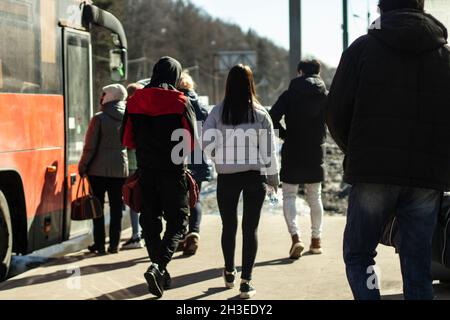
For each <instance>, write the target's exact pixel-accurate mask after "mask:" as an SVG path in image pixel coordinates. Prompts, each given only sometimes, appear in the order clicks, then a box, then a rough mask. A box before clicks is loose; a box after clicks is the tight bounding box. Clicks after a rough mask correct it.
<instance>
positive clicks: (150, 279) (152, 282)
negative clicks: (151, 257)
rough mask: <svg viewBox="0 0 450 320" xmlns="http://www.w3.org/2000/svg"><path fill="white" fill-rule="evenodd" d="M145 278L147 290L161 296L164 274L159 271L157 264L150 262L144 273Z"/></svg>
mask: <svg viewBox="0 0 450 320" xmlns="http://www.w3.org/2000/svg"><path fill="white" fill-rule="evenodd" d="M144 277H145V280H147V284H148V291H149V292H150V293H151V294H153V295H154V296H156V297H158V298H161V297H162V296H163V294H164V282H165V281H164V280H165V279H166V278H165V277H164V274H163V273H161V271H159V267H158V265H157V264H155V263H154V264H152V265H151V266H150V268H149V269H148V270H147V272H146V273H145V274H144Z"/></svg>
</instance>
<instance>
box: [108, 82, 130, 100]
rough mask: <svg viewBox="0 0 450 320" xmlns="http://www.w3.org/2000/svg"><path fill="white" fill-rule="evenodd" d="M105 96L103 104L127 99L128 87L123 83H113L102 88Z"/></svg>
mask: <svg viewBox="0 0 450 320" xmlns="http://www.w3.org/2000/svg"><path fill="white" fill-rule="evenodd" d="M102 91H103V93H104V94H105V96H104V97H103V105H105V104H107V103H109V102H112V101H125V100H127V97H128V92H127V89H125V87H124V86H123V85H121V84H111V85H109V86H106V87H104V88H103V89H102Z"/></svg>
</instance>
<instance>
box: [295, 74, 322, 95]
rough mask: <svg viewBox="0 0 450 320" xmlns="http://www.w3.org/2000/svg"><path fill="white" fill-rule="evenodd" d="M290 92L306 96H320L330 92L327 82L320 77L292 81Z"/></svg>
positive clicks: (305, 77)
mask: <svg viewBox="0 0 450 320" xmlns="http://www.w3.org/2000/svg"><path fill="white" fill-rule="evenodd" d="M289 90H294V91H298V92H301V93H302V94H306V95H320V94H326V93H327V92H328V91H327V87H326V85H325V82H323V80H322V78H321V77H320V76H319V75H308V76H303V77H298V78H296V79H294V80H292V81H291V84H290V86H289Z"/></svg>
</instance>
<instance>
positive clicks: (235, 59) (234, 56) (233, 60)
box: [216, 51, 258, 73]
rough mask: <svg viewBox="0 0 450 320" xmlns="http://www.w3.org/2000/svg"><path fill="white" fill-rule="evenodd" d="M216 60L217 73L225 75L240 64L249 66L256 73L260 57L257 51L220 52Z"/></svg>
mask: <svg viewBox="0 0 450 320" xmlns="http://www.w3.org/2000/svg"><path fill="white" fill-rule="evenodd" d="M216 59H217V60H216V69H217V71H218V72H224V73H225V72H228V71H229V70H230V69H231V68H233V67H234V66H235V65H237V64H240V63H241V64H244V65H248V66H249V67H250V68H251V69H252V70H253V71H255V70H256V67H257V63H258V55H257V53H256V52H255V51H220V52H218V53H217V55H216Z"/></svg>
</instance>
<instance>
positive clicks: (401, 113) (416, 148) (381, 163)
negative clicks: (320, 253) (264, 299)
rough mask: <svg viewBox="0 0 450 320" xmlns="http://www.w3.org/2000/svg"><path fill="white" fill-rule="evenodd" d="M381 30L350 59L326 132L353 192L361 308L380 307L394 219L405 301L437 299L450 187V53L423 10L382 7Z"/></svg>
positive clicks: (442, 32)
mask: <svg viewBox="0 0 450 320" xmlns="http://www.w3.org/2000/svg"><path fill="white" fill-rule="evenodd" d="M379 7H380V10H381V18H380V19H381V20H378V21H377V22H376V23H374V24H373V26H372V28H371V29H370V31H369V33H368V35H366V36H363V37H361V38H359V39H358V40H356V41H355V42H354V43H353V44H352V45H351V47H350V48H349V49H348V50H346V51H345V52H344V54H343V55H342V59H341V63H340V65H339V68H338V70H337V73H336V76H335V79H334V82H333V85H332V87H331V89H330V95H329V103H328V106H327V124H328V127H329V129H330V132H331V134H332V135H333V137H334V139H335V140H336V142H337V143H338V145H339V146H340V148H341V149H342V150H343V151H344V152H345V155H346V161H345V162H344V163H345V164H344V166H345V181H346V182H348V183H350V184H352V185H353V188H352V191H351V194H350V199H349V208H348V219H347V227H346V230H345V236H344V259H345V263H346V268H347V276H348V280H349V283H350V286H351V288H352V291H353V294H354V296H355V298H356V299H379V298H380V291H379V287H378V286H377V285H374V286H372V285H369V284H370V281H368V280H369V278H370V277H372V278H373V277H374V268H373V266H374V264H375V261H374V258H375V256H376V247H377V244H378V241H379V240H380V237H381V233H382V229H383V226H384V224H386V222H387V221H388V220H389V219H390V218H391V217H392V216H393V215H395V216H396V218H397V220H398V223H399V229H400V234H401V239H402V241H401V245H400V260H401V267H402V274H403V282H404V294H405V298H406V299H432V298H433V288H432V275H431V243H432V235H433V231H434V228H435V224H436V219H437V212H438V209H439V206H440V201H441V197H442V193H443V191H444V190H448V189H449V187H450V129H449V128H450V49H449V47H448V46H447V45H446V44H447V30H446V29H445V27H444V26H443V25H442V23H440V22H439V21H437V20H436V19H435V18H434V17H432V16H431V15H428V14H426V13H425V12H424V0H381V1H380V3H379Z"/></svg>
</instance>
